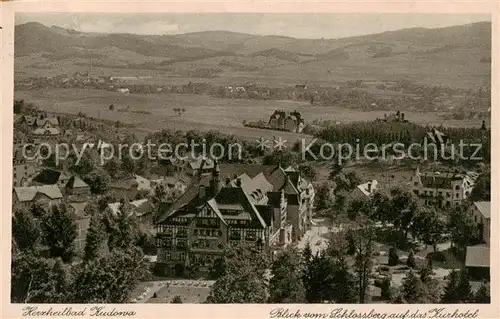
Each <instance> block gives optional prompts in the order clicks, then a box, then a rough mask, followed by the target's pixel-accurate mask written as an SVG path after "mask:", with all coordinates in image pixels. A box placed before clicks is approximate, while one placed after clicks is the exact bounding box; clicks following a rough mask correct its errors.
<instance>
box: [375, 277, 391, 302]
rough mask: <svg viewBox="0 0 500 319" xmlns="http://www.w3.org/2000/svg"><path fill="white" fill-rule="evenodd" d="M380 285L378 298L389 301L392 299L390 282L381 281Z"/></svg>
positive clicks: (387, 279) (386, 280) (387, 280)
mask: <svg viewBox="0 0 500 319" xmlns="http://www.w3.org/2000/svg"><path fill="white" fill-rule="evenodd" d="M380 284H381V285H380V286H378V287H379V288H380V289H381V292H380V296H381V297H382V298H383V299H386V300H390V299H391V298H392V291H391V280H390V279H389V278H385V279H382V280H381V283H380Z"/></svg>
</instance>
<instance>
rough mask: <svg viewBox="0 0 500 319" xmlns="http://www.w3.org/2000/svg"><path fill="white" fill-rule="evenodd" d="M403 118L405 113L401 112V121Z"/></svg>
mask: <svg viewBox="0 0 500 319" xmlns="http://www.w3.org/2000/svg"><path fill="white" fill-rule="evenodd" d="M404 120H405V114H404V113H401V121H404Z"/></svg>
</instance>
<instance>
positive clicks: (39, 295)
mask: <svg viewBox="0 0 500 319" xmlns="http://www.w3.org/2000/svg"><path fill="white" fill-rule="evenodd" d="M11 269H12V271H11V301H12V302H15V303H26V302H28V303H61V302H70V301H71V294H68V292H67V282H68V281H67V269H66V267H65V266H64V265H63V264H62V262H61V261H60V259H58V260H51V259H47V258H43V257H40V256H37V255H35V254H33V251H26V252H21V253H19V254H15V255H14V256H13V257H12V268H11Z"/></svg>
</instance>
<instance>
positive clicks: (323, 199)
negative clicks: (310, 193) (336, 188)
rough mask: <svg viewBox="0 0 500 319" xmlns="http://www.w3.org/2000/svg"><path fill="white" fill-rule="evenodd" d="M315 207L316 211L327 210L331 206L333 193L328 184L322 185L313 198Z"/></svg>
mask: <svg viewBox="0 0 500 319" xmlns="http://www.w3.org/2000/svg"><path fill="white" fill-rule="evenodd" d="M314 202H315V206H316V208H317V209H318V210H324V209H328V208H330V207H331V206H332V205H333V193H332V188H331V186H330V185H329V184H327V183H324V184H322V185H321V186H320V187H319V188H318V189H317V191H316V194H315V196H314Z"/></svg>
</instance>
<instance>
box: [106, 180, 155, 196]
mask: <svg viewBox="0 0 500 319" xmlns="http://www.w3.org/2000/svg"><path fill="white" fill-rule="evenodd" d="M108 188H109V190H110V191H111V192H114V193H115V194H116V195H117V196H119V197H121V198H124V199H126V200H129V201H130V200H134V199H136V198H137V196H138V195H144V196H146V195H149V194H150V193H151V181H150V180H148V179H147V178H144V177H142V176H139V175H133V176H132V177H129V178H126V179H123V180H121V181H117V182H114V183H111V184H110V185H109V186H108Z"/></svg>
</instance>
